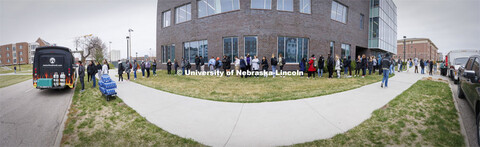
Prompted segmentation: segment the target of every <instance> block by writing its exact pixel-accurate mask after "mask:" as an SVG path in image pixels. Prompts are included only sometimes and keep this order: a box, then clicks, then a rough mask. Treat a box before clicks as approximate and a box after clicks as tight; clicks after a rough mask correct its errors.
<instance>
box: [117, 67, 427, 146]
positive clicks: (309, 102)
mask: <svg viewBox="0 0 480 147" xmlns="http://www.w3.org/2000/svg"><path fill="white" fill-rule="evenodd" d="M110 73H112V76H113V77H114V75H113V73H116V72H113V71H112V72H110ZM395 73H396V76H395V77H393V78H390V79H389V88H386V89H382V88H380V82H377V83H374V84H370V85H366V86H363V87H360V88H357V89H353V90H349V91H345V92H340V93H335V94H331V95H326V96H320V97H314V98H306V99H299V100H290V101H280V102H266V103H229V102H217V101H209V100H202V99H196V98H190V97H185V96H180V95H175V94H171V93H168V92H163V91H160V90H156V89H153V88H150V87H146V86H143V85H140V84H136V83H133V82H125V81H124V82H117V85H118V89H117V91H118V96H119V97H120V98H121V99H122V100H123V101H124V102H125V103H126V104H127V105H128V106H130V107H131V108H133V109H134V110H136V111H137V112H138V113H139V114H140V115H142V116H144V117H145V118H146V119H147V120H148V121H150V122H151V123H153V124H155V125H157V126H158V127H160V128H162V129H164V130H166V131H168V132H170V133H172V134H175V135H178V136H180V137H184V138H191V139H193V140H195V141H198V142H200V143H202V144H205V145H209V146H281V145H292V144H297V143H303V142H309V141H314V140H319V139H326V138H330V137H333V136H334V135H336V134H339V133H344V132H346V131H347V130H349V129H352V128H353V127H355V126H357V125H359V124H360V123H362V122H363V121H365V120H366V119H368V118H370V116H371V113H372V112H373V111H374V110H376V109H378V108H381V107H382V106H384V105H385V104H387V103H388V102H389V101H390V100H392V99H393V98H395V97H396V96H397V95H399V94H401V93H402V92H403V91H404V90H406V89H408V88H409V87H410V86H411V85H413V84H414V83H415V82H416V81H417V80H419V79H421V78H422V77H424V76H426V75H419V74H413V72H412V70H411V71H410V73H405V72H403V73H398V72H395ZM377 74H378V73H377ZM124 77H125V76H124ZM132 79H133V78H132ZM115 80H117V79H115ZM279 80H281V79H279ZM285 88H288V87H285Z"/></svg>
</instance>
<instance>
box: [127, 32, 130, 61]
mask: <svg viewBox="0 0 480 147" xmlns="http://www.w3.org/2000/svg"><path fill="white" fill-rule="evenodd" d="M129 46H130V36H127V60H130V53H129Z"/></svg>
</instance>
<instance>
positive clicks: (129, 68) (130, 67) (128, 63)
mask: <svg viewBox="0 0 480 147" xmlns="http://www.w3.org/2000/svg"><path fill="white" fill-rule="evenodd" d="M124 66H125V73H126V74H127V81H129V80H130V72H131V70H132V64H131V63H130V61H128V60H127V61H126V63H125V65H124Z"/></svg>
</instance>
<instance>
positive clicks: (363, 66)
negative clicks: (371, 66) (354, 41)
mask: <svg viewBox="0 0 480 147" xmlns="http://www.w3.org/2000/svg"><path fill="white" fill-rule="evenodd" d="M361 62H362V63H361V66H362V78H365V75H366V74H367V66H368V65H367V64H368V62H367V56H365V54H363V55H362V61H361Z"/></svg>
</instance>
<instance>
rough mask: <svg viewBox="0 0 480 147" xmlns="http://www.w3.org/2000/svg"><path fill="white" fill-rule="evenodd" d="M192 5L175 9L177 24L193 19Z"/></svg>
mask: <svg viewBox="0 0 480 147" xmlns="http://www.w3.org/2000/svg"><path fill="white" fill-rule="evenodd" d="M191 16H192V12H191V4H187V5H183V6H180V7H178V8H175V22H176V23H181V22H185V21H189V20H191V19H192V17H191Z"/></svg>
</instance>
